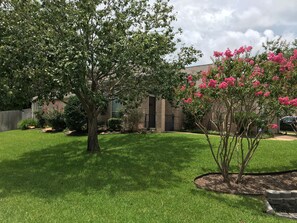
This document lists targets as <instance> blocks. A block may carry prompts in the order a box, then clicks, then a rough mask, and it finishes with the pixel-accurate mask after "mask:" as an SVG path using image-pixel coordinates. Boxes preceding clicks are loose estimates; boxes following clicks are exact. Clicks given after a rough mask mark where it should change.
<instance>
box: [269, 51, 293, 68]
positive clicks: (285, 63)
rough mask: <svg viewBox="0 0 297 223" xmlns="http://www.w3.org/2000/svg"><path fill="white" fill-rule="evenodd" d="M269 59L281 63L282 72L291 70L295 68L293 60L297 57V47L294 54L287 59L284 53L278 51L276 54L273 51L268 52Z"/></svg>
mask: <svg viewBox="0 0 297 223" xmlns="http://www.w3.org/2000/svg"><path fill="white" fill-rule="evenodd" d="M267 59H268V60H269V61H273V62H275V63H278V64H280V65H281V66H280V71H281V72H285V71H291V70H293V68H294V63H293V61H294V60H296V59H297V50H296V49H295V50H294V52H293V55H292V56H291V57H290V58H289V59H286V58H285V57H284V55H283V54H282V53H278V54H277V55H276V54H274V53H272V52H270V53H268V57H267Z"/></svg>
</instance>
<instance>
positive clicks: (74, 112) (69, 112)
mask: <svg viewBox="0 0 297 223" xmlns="http://www.w3.org/2000/svg"><path fill="white" fill-rule="evenodd" d="M64 116H65V122H66V126H67V127H68V128H69V129H70V130H76V131H82V130H84V129H86V125H87V114H86V112H85V111H84V109H83V107H82V104H81V102H80V101H79V99H78V98H77V97H76V96H73V97H70V98H69V100H68V103H67V105H66V106H65V110H64Z"/></svg>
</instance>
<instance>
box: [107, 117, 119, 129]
mask: <svg viewBox="0 0 297 223" xmlns="http://www.w3.org/2000/svg"><path fill="white" fill-rule="evenodd" d="M108 128H109V129H110V130H112V131H115V130H116V131H119V130H121V129H122V119H120V118H110V119H108Z"/></svg>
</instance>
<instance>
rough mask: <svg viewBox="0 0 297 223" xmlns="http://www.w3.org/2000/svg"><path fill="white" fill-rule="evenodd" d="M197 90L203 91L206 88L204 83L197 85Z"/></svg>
mask: <svg viewBox="0 0 297 223" xmlns="http://www.w3.org/2000/svg"><path fill="white" fill-rule="evenodd" d="M199 88H200V89H205V88H207V85H206V83H202V84H200V85H199Z"/></svg>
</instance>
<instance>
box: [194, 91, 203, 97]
mask: <svg viewBox="0 0 297 223" xmlns="http://www.w3.org/2000/svg"><path fill="white" fill-rule="evenodd" d="M194 96H195V97H197V98H202V97H203V94H202V93H201V92H196V93H194Z"/></svg>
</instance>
